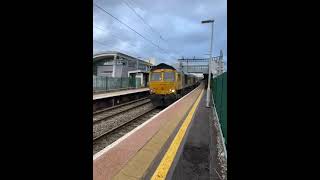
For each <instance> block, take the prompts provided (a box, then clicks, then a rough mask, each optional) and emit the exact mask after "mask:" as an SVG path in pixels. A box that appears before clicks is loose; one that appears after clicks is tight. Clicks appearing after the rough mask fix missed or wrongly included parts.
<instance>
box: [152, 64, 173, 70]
mask: <svg viewBox="0 0 320 180" xmlns="http://www.w3.org/2000/svg"><path fill="white" fill-rule="evenodd" d="M156 69H173V70H176V69H175V68H174V67H172V66H169V65H168V64H165V63H160V64H158V65H157V66H154V67H153V68H152V69H151V71H153V70H156Z"/></svg>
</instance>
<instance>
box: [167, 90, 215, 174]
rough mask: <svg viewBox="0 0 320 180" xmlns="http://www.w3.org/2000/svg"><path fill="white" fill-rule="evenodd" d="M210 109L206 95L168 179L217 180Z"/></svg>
mask: <svg viewBox="0 0 320 180" xmlns="http://www.w3.org/2000/svg"><path fill="white" fill-rule="evenodd" d="M212 117H213V114H212V109H211V108H207V107H206V93H205V94H204V96H203V97H202V99H201V101H200V103H199V106H198V109H197V111H196V113H195V115H194V117H193V120H192V124H191V125H190V129H189V131H188V133H187V134H186V137H185V140H184V143H183V145H181V150H180V153H179V154H178V155H176V164H175V165H174V167H171V168H173V169H172V171H173V172H172V175H171V178H170V179H173V180H180V179H186V180H188V179H191V180H193V179H197V180H207V179H210V180H218V179H219V177H218V175H217V174H216V173H215V169H216V166H217V164H216V163H217V162H216V161H215V159H216V152H215V149H216V143H215V139H214V138H213V137H212V136H213V132H212V131H213V130H214V129H213V128H212V124H211V125H210V123H212V121H210V119H211V120H212ZM210 128H211V129H210ZM210 169H211V171H210Z"/></svg>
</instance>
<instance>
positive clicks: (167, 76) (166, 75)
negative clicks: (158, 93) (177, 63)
mask: <svg viewBox="0 0 320 180" xmlns="http://www.w3.org/2000/svg"><path fill="white" fill-rule="evenodd" d="M174 75H175V73H174V72H165V73H164V80H165V81H174V80H175V77H174Z"/></svg>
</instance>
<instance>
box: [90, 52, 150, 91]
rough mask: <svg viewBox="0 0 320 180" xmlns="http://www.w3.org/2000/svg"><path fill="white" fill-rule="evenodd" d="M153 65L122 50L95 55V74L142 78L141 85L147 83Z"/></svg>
mask: <svg viewBox="0 0 320 180" xmlns="http://www.w3.org/2000/svg"><path fill="white" fill-rule="evenodd" d="M152 65H153V64H151V63H150V62H146V61H143V60H141V59H138V58H135V57H132V56H129V55H126V54H124V53H121V52H117V51H107V52H103V53H99V54H95V55H94V56H93V75H95V76H104V77H118V78H120V77H131V78H140V79H141V81H140V82H141V85H146V84H147V82H148V76H149V70H150V68H151V67H152Z"/></svg>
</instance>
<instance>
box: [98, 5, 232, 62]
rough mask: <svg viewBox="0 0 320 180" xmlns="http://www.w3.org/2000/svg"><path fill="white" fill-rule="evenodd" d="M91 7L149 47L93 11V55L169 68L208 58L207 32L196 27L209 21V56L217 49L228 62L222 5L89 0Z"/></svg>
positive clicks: (205, 29)
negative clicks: (134, 59)
mask: <svg viewBox="0 0 320 180" xmlns="http://www.w3.org/2000/svg"><path fill="white" fill-rule="evenodd" d="M94 3H95V4H97V5H98V6H101V7H102V8H103V9H105V10H106V11H107V12H109V13H110V14H112V15H113V16H114V17H116V18H118V19H119V20H121V21H122V22H124V23H125V24H127V25H128V26H130V27H131V28H132V29H134V30H135V31H137V32H138V33H140V34H141V35H142V36H144V37H145V38H146V39H148V40H149V41H151V42H148V41H147V40H145V39H143V38H142V37H141V36H139V35H138V34H136V33H135V32H134V31H132V30H130V29H129V28H128V27H126V26H125V25H122V24H121V23H119V22H118V21H117V20H115V19H114V18H113V17H111V16H110V15H108V14H107V13H105V12H104V11H102V10H101V9H99V8H97V7H95V5H94V8H93V39H94V41H93V53H94V54H95V53H97V52H102V51H108V50H114V51H121V52H123V53H126V54H129V55H131V56H134V57H141V58H150V57H153V58H155V59H156V63H157V64H158V63H161V62H165V63H169V64H171V63H174V62H176V59H177V58H181V57H182V56H184V57H194V56H195V57H199V58H200V57H208V55H206V54H208V53H209V48H210V37H211V34H210V33H211V26H210V24H201V21H202V20H207V19H212V18H213V19H215V24H214V37H213V40H214V41H213V56H217V55H219V51H220V49H222V51H223V54H224V60H225V61H226V60H227V56H226V55H227V2H226V0H94ZM130 7H131V8H133V9H134V10H135V11H136V13H137V14H138V15H140V16H141V17H142V18H143V20H142V19H141V18H139V16H138V15H137V14H136V13H135V12H134V11H133V10H132V9H130ZM144 21H145V22H146V23H144ZM149 26H151V28H150V27H149ZM160 36H161V37H162V38H161V37H160ZM152 43H153V44H155V45H153V44H152ZM157 46H159V47H160V48H161V49H159V47H157Z"/></svg>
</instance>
